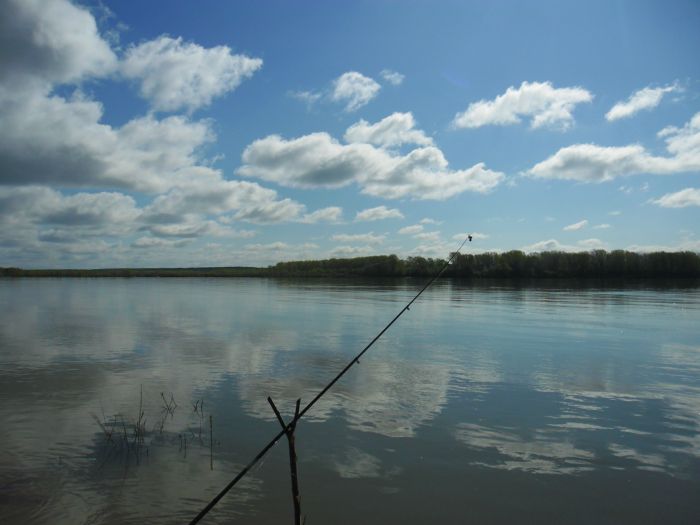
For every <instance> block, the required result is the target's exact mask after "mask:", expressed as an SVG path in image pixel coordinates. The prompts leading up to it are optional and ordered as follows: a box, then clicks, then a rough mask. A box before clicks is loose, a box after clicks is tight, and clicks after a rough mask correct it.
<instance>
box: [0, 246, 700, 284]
mask: <svg viewBox="0 0 700 525" xmlns="http://www.w3.org/2000/svg"><path fill="white" fill-rule="evenodd" d="M444 264H445V260H444V259H439V258H438V259H433V258H425V257H407V258H405V259H401V258H399V257H397V256H396V255H375V256H368V257H354V258H351V259H336V258H334V259H323V260H309V261H289V262H280V263H277V264H275V265H272V266H268V267H266V268H257V267H240V266H239V267H212V268H140V269H139V268H116V269H95V270H26V269H20V268H0V276H3V277H353V276H366V277H427V276H430V275H434V274H435V273H437V272H438V271H439V270H440V268H442V266H443V265H444ZM445 275H446V276H448V277H457V278H482V277H483V278H485V277H499V278H557V277H569V278H572V277H575V278H587V277H596V278H607V277H628V278H653V277H654V278H655V277H674V278H678V277H681V278H684V277H700V255H699V254H697V253H695V252H689V251H686V252H652V253H636V252H628V251H624V250H614V251H610V252H608V251H605V250H594V251H590V252H578V253H569V252H557V251H554V252H541V253H529V254H528V253H524V252H522V251H519V250H512V251H509V252H502V253H495V252H488V253H480V254H458V255H457V256H456V257H455V259H454V261H453V263H452V264H451V265H450V266H449V267H448V268H447V270H446V271H445Z"/></svg>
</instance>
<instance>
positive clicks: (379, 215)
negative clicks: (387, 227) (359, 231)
mask: <svg viewBox="0 0 700 525" xmlns="http://www.w3.org/2000/svg"><path fill="white" fill-rule="evenodd" d="M383 219H403V213H401V212H400V211H399V210H397V209H396V208H387V207H386V206H377V207H376V208H368V209H366V210H362V211H358V212H357V215H355V220H356V221H380V220H383Z"/></svg>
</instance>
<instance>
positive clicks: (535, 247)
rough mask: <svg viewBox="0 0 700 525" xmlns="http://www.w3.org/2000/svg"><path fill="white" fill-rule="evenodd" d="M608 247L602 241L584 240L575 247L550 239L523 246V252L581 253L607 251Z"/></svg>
mask: <svg viewBox="0 0 700 525" xmlns="http://www.w3.org/2000/svg"><path fill="white" fill-rule="evenodd" d="M606 248H607V245H606V244H605V243H604V242H603V241H601V240H600V239H583V240H581V241H578V242H577V243H576V244H575V245H571V244H563V243H560V242H559V241H557V240H556V239H548V240H546V241H539V242H536V243H534V244H530V245H528V246H523V247H522V248H521V250H522V251H524V252H528V253H533V252H581V251H590V250H602V249H606Z"/></svg>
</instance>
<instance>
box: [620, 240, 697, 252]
mask: <svg viewBox="0 0 700 525" xmlns="http://www.w3.org/2000/svg"><path fill="white" fill-rule="evenodd" d="M625 250H627V251H630V252H639V253H649V252H700V241H694V240H685V241H682V242H679V243H677V244H631V245H630V246H627V247H626V248H625Z"/></svg>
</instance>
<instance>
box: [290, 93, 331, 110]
mask: <svg viewBox="0 0 700 525" xmlns="http://www.w3.org/2000/svg"><path fill="white" fill-rule="evenodd" d="M289 95H290V96H292V97H294V98H296V99H297V100H301V101H302V102H304V103H305V104H306V105H307V106H308V107H309V108H310V107H311V106H313V105H314V104H316V102H318V101H319V100H321V98H322V97H323V94H322V93H318V92H315V91H292V92H291V93H289Z"/></svg>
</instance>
